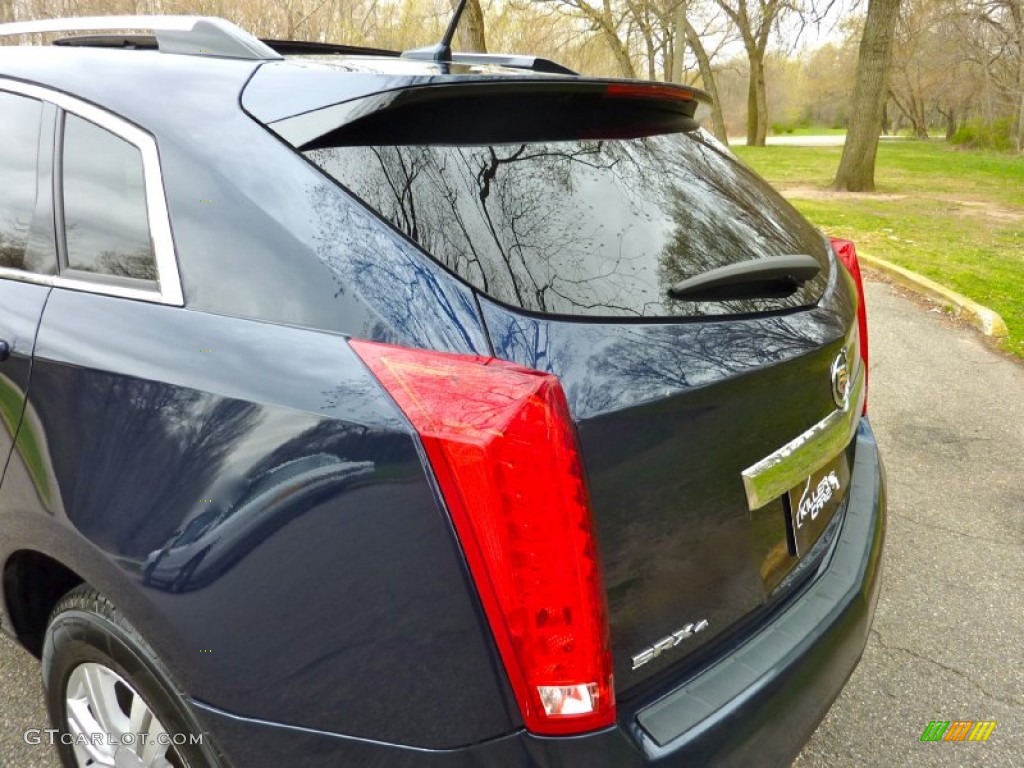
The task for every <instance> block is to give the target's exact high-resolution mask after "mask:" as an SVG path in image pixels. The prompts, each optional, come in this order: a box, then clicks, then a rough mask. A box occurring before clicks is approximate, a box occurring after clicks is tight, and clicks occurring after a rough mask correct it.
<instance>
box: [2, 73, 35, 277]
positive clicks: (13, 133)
mask: <svg viewBox="0 0 1024 768" xmlns="http://www.w3.org/2000/svg"><path fill="white" fill-rule="evenodd" d="M42 112H43V107H42V104H41V103H40V102H38V101H36V100H35V99H30V98H27V97H25V96H18V95H15V94H13V93H4V92H0V267H10V268H13V269H25V247H26V245H27V244H28V240H29V233H30V230H31V228H32V215H33V213H34V212H35V209H36V183H37V180H36V166H37V163H38V160H39V124H40V120H41V118H42Z"/></svg>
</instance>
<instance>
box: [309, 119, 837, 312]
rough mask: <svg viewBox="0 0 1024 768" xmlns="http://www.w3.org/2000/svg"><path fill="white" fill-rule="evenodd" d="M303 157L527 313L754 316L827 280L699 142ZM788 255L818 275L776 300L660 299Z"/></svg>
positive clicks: (798, 229)
mask: <svg viewBox="0 0 1024 768" xmlns="http://www.w3.org/2000/svg"><path fill="white" fill-rule="evenodd" d="M305 154H306V156H307V157H308V158H309V159H310V160H312V161H313V162H314V163H316V164H317V165H318V166H320V167H321V168H322V169H323V170H324V171H326V172H327V173H328V174H330V175H331V176H332V177H333V178H334V179H336V180H337V181H338V182H340V183H341V184H342V185H343V186H345V187H346V188H347V189H348V190H349V191H351V192H352V193H353V194H354V195H356V196H357V197H359V198H360V199H362V200H363V202H364V203H365V204H367V205H368V206H370V207H371V208H372V209H374V210H375V211H376V212H377V213H378V214H380V215H381V216H382V217H383V218H385V219H386V220H388V221H389V222H390V223H391V224H392V225H393V226H394V227H395V228H396V229H398V230H399V231H401V232H402V233H403V234H404V235H406V236H407V237H408V238H409V239H411V240H413V241H414V242H416V243H417V244H418V245H419V246H420V247H421V248H422V249H423V250H425V251H426V252H427V253H429V254H431V255H432V256H433V257H434V258H436V259H437V260H438V261H440V262H441V263H442V264H444V265H445V266H446V267H448V269H450V270H452V271H453V272H455V273H457V274H458V275H460V276H461V277H462V278H463V279H464V280H465V281H467V282H468V283H470V284H471V285H473V286H474V287H476V288H477V289H478V290H480V291H481V292H483V293H485V294H487V295H488V296H491V297H492V298H494V299H497V300H498V301H501V302H503V303H506V304H510V305H513V306H516V307H521V308H523V309H527V310H530V311H534V312H541V313H546V314H559V315H584V316H593V317H671V316H686V315H705V314H732V313H745V312H759V311H768V310H775V309H784V308H788V307H797V306H803V305H808V304H813V303H814V302H816V301H817V299H818V298H819V297H820V296H821V293H822V292H823V290H824V285H825V283H826V280H827V271H828V270H827V266H825V265H827V258H828V255H827V253H828V252H827V250H826V248H827V247H826V245H825V241H824V238H823V237H822V235H821V234H820V233H819V232H817V230H815V229H814V228H813V227H812V226H811V225H810V224H809V223H808V222H807V221H806V220H805V219H804V218H803V217H802V216H800V214H799V213H797V212H796V210H795V209H793V208H792V207H791V206H790V205H789V204H788V203H787V202H786V201H785V200H783V199H782V197H781V196H780V195H779V194H778V193H776V192H775V191H774V190H773V189H772V188H771V187H769V186H768V185H767V184H766V183H765V182H763V181H762V180H761V179H760V178H759V177H758V176H756V174H754V173H753V172H752V171H750V170H749V169H748V168H747V167H746V166H745V165H743V164H742V163H740V162H739V161H738V160H736V159H735V158H734V157H733V156H732V155H731V154H730V153H729V152H728V151H727V150H725V149H724V148H722V147H721V146H720V145H719V144H718V143H717V142H716V141H715V140H714V139H713V138H712V137H711V136H710V135H709V134H707V133H706V132H704V131H702V130H701V131H692V132H687V133H674V134H665V135H659V136H649V137H644V138H635V139H611V140H607V139H605V140H585V139H580V140H574V141H558V142H549V143H529V144H500V145H491V146H465V145H460V146H416V145H407V146H365V147H331V148H326V149H316V150H310V151H307V152H306V153H305ZM801 253H804V254H810V255H812V256H814V257H816V258H818V259H819V260H820V261H821V262H822V264H823V266H825V268H823V270H822V272H821V273H819V275H818V277H816V278H814V279H813V280H812V281H810V282H808V283H806V284H805V285H804V286H802V287H801V288H800V289H799V290H798V291H797V292H796V293H795V294H793V295H791V296H788V297H785V298H782V299H777V298H776V299H761V298H757V299H745V300H742V301H740V300H732V301H718V302H701V303H696V302H692V301H683V300H677V299H674V298H671V297H669V296H668V294H667V291H668V288H669V287H670V286H671V285H673V284H675V283H677V282H679V281H681V280H683V279H685V278H687V277H693V276H695V275H698V274H702V273H704V272H707V271H708V270H711V269H714V268H716V267H721V266H725V265H727V264H733V263H736V262H738V261H745V260H748V259H754V258H763V257H769V256H779V255H785V254H801Z"/></svg>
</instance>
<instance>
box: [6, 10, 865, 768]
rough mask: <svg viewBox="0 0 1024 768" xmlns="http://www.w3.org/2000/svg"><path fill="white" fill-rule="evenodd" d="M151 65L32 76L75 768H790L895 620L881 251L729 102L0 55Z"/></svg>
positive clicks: (16, 594) (9, 496) (645, 85)
mask: <svg viewBox="0 0 1024 768" xmlns="http://www.w3.org/2000/svg"><path fill="white" fill-rule="evenodd" d="M114 29H118V30H122V31H123V32H128V31H132V34H124V33H121V34H91V35H87V36H73V37H60V38H57V39H55V40H54V39H50V40H49V42H51V43H53V44H50V45H39V44H32V45H22V46H11V47H4V48H2V49H0V358H2V363H0V417H2V422H3V428H2V429H0V451H2V453H3V462H4V467H5V468H4V470H3V479H2V483H0V569H2V574H3V590H2V608H3V610H2V612H0V615H2V620H3V628H4V630H6V631H7V632H8V633H9V634H11V635H12V636H14V637H15V638H17V640H18V641H19V642H20V643H21V644H22V645H23V646H24V647H25V648H27V649H28V650H29V651H30V652H32V653H33V654H35V655H37V656H38V657H39V658H40V660H41V665H42V673H43V681H44V686H45V691H46V700H47V706H48V708H49V712H50V716H51V718H52V724H53V729H54V730H53V731H52V732H51V733H50V738H49V741H51V742H52V743H54V744H55V745H56V748H57V750H58V752H59V754H60V757H61V759H62V761H63V763H64V765H65V766H77V767H79V768H83V767H84V766H97V767H98V766H116V767H117V768H124V766H132V768H136V767H138V766H150V767H154V768H161V767H162V768H167V766H173V767H174V768H185V767H186V766H188V767H189V768H204V767H206V766H211V767H213V768H218V767H224V766H236V768H260V767H261V766H279V765H281V764H282V763H285V762H287V764H288V765H289V766H292V768H300V766H306V767H309V768H314V767H317V768H320V767H324V766H332V767H333V766H416V767H417V768H421V767H422V768H428V767H436V768H446V767H448V766H451V767H453V768H454V767H455V766H527V765H530V766H534V765H535V766H592V767H595V768H604V767H606V768H629V767H630V766H646V765H651V766H653V765H658V766H683V765H687V766H689V765H712V764H714V765H755V764H756V765H775V764H786V763H787V762H788V761H789V760H791V759H792V757H793V756H794V755H795V754H796V753H797V752H798V751H799V749H800V747H801V745H802V744H803V742H804V741H805V740H806V738H807V737H808V735H809V734H810V733H811V732H812V731H813V729H814V728H815V726H816V725H817V723H818V722H819V720H820V719H821V717H822V716H823V714H824V713H825V711H826V710H827V709H828V707H829V705H830V703H831V702H832V701H833V700H834V698H835V697H836V695H837V694H838V692H839V690H840V689H841V688H842V686H843V684H844V682H845V681H846V679H847V678H848V677H849V675H850V673H851V671H852V670H853V668H854V667H855V665H856V664H857V662H858V660H859V658H860V655H861V652H862V650H863V648H864V643H865V639H866V636H867V632H868V627H869V625H870V622H871V617H872V614H873V610H874V605H875V600H876V597H877V593H878V586H879V573H880V562H879V558H880V553H881V549H882V540H883V535H884V528H885V483H884V477H883V472H882V465H881V463H880V460H879V455H878V450H877V448H876V445H875V441H874V438H873V436H872V432H871V428H870V426H869V424H868V421H867V419H866V418H865V417H864V415H863V414H864V413H865V412H866V405H865V403H866V388H867V355H868V351H867V328H866V322H865V311H864V296H863V288H862V285H861V282H860V272H859V268H858V266H857V258H856V252H855V250H854V248H853V245H852V244H851V243H848V242H844V241H837V240H831V241H830V240H829V239H827V238H826V237H825V236H824V235H823V234H821V233H820V232H818V231H817V230H815V229H814V228H813V227H812V226H810V225H809V224H808V223H807V222H806V221H805V220H804V219H803V218H802V217H801V216H800V215H799V214H798V213H797V212H796V211H795V210H794V209H793V208H792V207H790V206H789V205H788V204H787V203H786V202H785V201H784V200H783V199H782V198H781V197H780V196H779V195H778V194H777V193H776V192H774V191H773V190H772V189H771V188H770V187H769V186H768V185H766V184H765V183H764V182H763V181H762V180H761V179H760V178H758V177H757V176H756V175H755V174H754V173H753V172H751V171H750V170H749V169H748V168H747V167H746V166H744V165H743V164H742V163H740V162H739V161H737V160H736V159H735V158H734V157H733V156H732V155H731V154H730V153H729V152H728V150H727V149H726V148H724V147H723V146H721V145H720V144H719V143H717V142H716V141H715V140H714V139H713V138H712V137H711V136H710V135H709V134H708V133H706V132H705V131H704V130H702V129H701V128H700V121H701V119H702V116H703V115H702V113H703V110H704V109H705V108H706V105H707V98H706V96H705V95H704V94H703V93H701V92H700V91H697V90H695V89H692V88H687V87H682V86H677V85H669V84H663V83H649V82H636V81H621V80H601V79H592V78H586V77H581V76H578V75H576V74H574V73H572V72H570V71H568V70H566V69H565V68H563V67H561V66H559V65H557V64H554V63H553V62H549V61H545V60H543V59H536V58H533V57H528V56H483V55H458V54H456V55H447V54H445V55H440V54H438V55H433V54H431V55H424V54H423V52H411V53H410V54H405V55H400V54H397V53H392V52H388V51H376V50H365V49H363V50H359V49H352V48H350V47H346V46H341V45H327V44H313V43H301V42H292V41H260V40H257V39H255V38H253V37H252V36H250V35H248V34H247V33H245V32H243V31H241V30H239V29H238V28H237V27H234V26H233V25H231V24H229V23H227V22H223V21H221V20H218V19H207V18H185V17H150V18H138V17H133V18H127V19H126V18H107V19H80V20H50V21H45V22H29V23H21V24H14V25H6V26H3V27H0V36H4V37H5V39H7V40H8V41H11V40H12V36H14V35H22V34H32V35H36V36H35V37H27V38H24V39H23V40H22V42H35V43H39V42H40V40H41V38H39V37H38V33H40V32H49V33H66V32H76V31H90V32H96V31H97V30H106V31H107V32H109V31H110V30H114ZM140 29H141V30H144V31H145V32H146V34H138V33H137V32H138V30H140ZM428 53H429V52H428ZM435 54H436V52H435Z"/></svg>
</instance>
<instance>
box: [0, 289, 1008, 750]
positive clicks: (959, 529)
mask: <svg viewBox="0 0 1024 768" xmlns="http://www.w3.org/2000/svg"><path fill="white" fill-rule="evenodd" d="M868 305H869V308H870V312H871V336H872V339H871V341H872V357H871V393H870V409H871V418H872V422H873V424H874V426H875V430H876V432H877V435H878V439H879V442H880V443H881V446H882V449H883V451H884V453H885V458H886V463H887V467H888V471H889V490H890V509H889V515H890V516H889V534H888V550H887V553H886V559H885V566H884V567H885V572H884V581H883V588H882V594H881V597H880V598H879V603H878V613H877V616H876V618H875V625H874V629H873V630H872V633H871V638H870V641H869V643H868V648H867V650H866V652H865V654H864V659H863V661H862V662H861V665H860V667H858V669H857V671H856V672H855V673H854V675H853V677H852V678H851V679H850V682H849V684H848V685H847V687H846V689H845V690H844V692H843V694H842V695H841V696H840V698H839V699H838V701H837V702H836V704H835V705H834V706H833V707H832V709H831V711H830V712H829V714H828V716H827V717H826V718H825V720H824V722H823V723H822V725H821V727H820V728H819V729H818V731H817V732H816V733H815V734H814V736H813V737H812V738H811V741H810V743H809V744H808V745H807V748H806V749H805V750H804V753H803V755H801V757H800V759H799V760H798V762H797V766H798V768H812V767H816V766H844V767H845V766H851V767H853V766H857V767H858V768H859V767H860V766H896V765H899V766H967V765H979V766H992V767H993V768H998V767H999V766H1006V768H1020V766H1024V483H1022V479H1024V366H1022V365H1018V364H1016V363H1013V362H1010V361H1008V360H1006V359H1004V358H1003V357H1001V356H1000V355H998V354H996V353H993V352H992V351H990V350H989V349H987V348H986V347H985V345H984V344H983V343H982V341H981V340H980V338H979V337H978V336H977V335H976V334H975V333H974V332H973V331H969V330H964V329H959V328H954V327H951V325H950V323H949V322H948V321H947V320H945V319H944V318H943V317H942V316H941V315H940V314H938V313H935V312H928V311H927V310H925V309H922V308H921V307H920V306H918V305H917V304H915V303H913V302H911V301H908V300H907V299H904V298H901V297H899V296H897V295H896V294H895V293H894V292H893V290H892V289H891V288H889V286H887V285H885V284H882V283H869V284H868ZM0 692H2V695H0V768H55V766H56V760H55V759H54V758H53V756H52V754H51V753H50V752H49V751H48V750H47V749H45V748H43V747H35V746H27V745H25V744H24V743H23V738H22V733H23V731H24V730H25V729H26V728H43V727H46V726H45V722H46V721H45V717H44V714H43V710H42V705H41V703H40V695H39V682H38V673H37V670H36V667H35V664H34V661H33V660H32V659H30V658H29V657H28V656H27V655H26V654H24V653H23V652H21V651H20V650H18V649H17V648H15V647H14V646H13V645H12V644H11V643H10V642H8V641H6V640H0ZM956 719H963V720H980V719H985V720H996V721H997V722H998V725H997V726H996V729H995V731H994V732H993V734H992V736H991V738H990V740H989V742H988V743H984V744H971V743H964V744H954V743H941V742H940V743H921V742H920V741H919V738H920V735H921V732H922V731H923V730H924V727H925V725H926V724H927V723H928V722H929V721H930V720H956Z"/></svg>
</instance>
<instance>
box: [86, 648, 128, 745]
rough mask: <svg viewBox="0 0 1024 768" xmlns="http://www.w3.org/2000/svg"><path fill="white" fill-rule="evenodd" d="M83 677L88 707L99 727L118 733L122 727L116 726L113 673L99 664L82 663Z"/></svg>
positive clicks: (111, 732)
mask: <svg viewBox="0 0 1024 768" xmlns="http://www.w3.org/2000/svg"><path fill="white" fill-rule="evenodd" d="M82 667H83V668H84V669H83V677H84V678H85V690H86V696H87V698H88V701H89V709H90V710H92V715H93V717H94V718H96V722H97V723H99V726H100V728H101V729H102V730H103V731H105V732H106V733H110V734H114V735H118V736H119V735H120V734H121V733H123V732H124V730H123V729H119V728H117V723H116V720H117V718H116V717H115V712H117V713H118V714H120V712H119V710H118V703H117V694H116V693H115V692H114V683H115V682H116V680H115V679H114V677H113V673H111V672H108V670H107V669H106V668H105V667H101V666H100V665H99V664H83V665H82Z"/></svg>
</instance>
